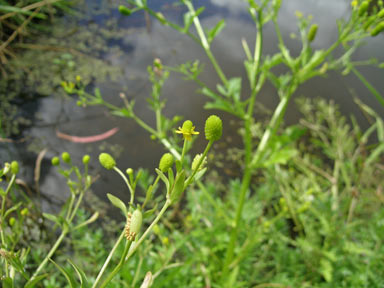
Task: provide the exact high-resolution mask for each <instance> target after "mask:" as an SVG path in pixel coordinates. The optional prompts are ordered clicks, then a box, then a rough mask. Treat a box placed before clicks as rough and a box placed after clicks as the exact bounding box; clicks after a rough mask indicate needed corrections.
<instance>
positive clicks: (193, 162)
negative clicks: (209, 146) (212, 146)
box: [192, 154, 207, 171]
mask: <svg viewBox="0 0 384 288" xmlns="http://www.w3.org/2000/svg"><path fill="white" fill-rule="evenodd" d="M201 157H203V154H197V155H196V156H195V158H193V161H192V171H195V170H196V168H197V165H198V164H199V162H200V159H201ZM206 164H207V157H204V159H203V161H202V162H201V165H200V167H199V170H198V171H200V170H201V169H203V168H204V166H205V165H206Z"/></svg>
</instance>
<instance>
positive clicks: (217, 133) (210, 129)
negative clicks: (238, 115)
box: [205, 115, 223, 141]
mask: <svg viewBox="0 0 384 288" xmlns="http://www.w3.org/2000/svg"><path fill="white" fill-rule="evenodd" d="M222 133H223V122H221V119H220V118H219V117H218V116H216V115H211V116H209V117H208V119H207V121H205V139H207V140H209V141H217V140H219V139H220V138H221V135H222Z"/></svg>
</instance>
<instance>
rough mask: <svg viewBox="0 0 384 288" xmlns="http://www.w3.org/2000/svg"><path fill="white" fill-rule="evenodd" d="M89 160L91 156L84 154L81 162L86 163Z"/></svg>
mask: <svg viewBox="0 0 384 288" xmlns="http://www.w3.org/2000/svg"><path fill="white" fill-rule="evenodd" d="M89 160H91V157H90V156H89V155H84V156H83V164H84V165H88V163H89Z"/></svg>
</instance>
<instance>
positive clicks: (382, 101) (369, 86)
mask: <svg viewBox="0 0 384 288" xmlns="http://www.w3.org/2000/svg"><path fill="white" fill-rule="evenodd" d="M351 70H352V72H353V73H354V74H355V75H356V76H357V78H359V80H360V81H361V82H363V84H364V85H365V87H367V89H368V90H369V92H371V93H372V94H373V96H375V97H376V99H377V101H379V103H380V104H381V105H382V106H383V107H384V97H383V96H382V95H381V94H380V93H379V92H378V91H377V90H376V89H375V87H373V86H372V84H371V83H369V82H368V80H367V79H366V78H365V77H364V76H363V75H362V74H361V73H360V72H359V71H357V70H356V69H355V67H353V66H352V68H351Z"/></svg>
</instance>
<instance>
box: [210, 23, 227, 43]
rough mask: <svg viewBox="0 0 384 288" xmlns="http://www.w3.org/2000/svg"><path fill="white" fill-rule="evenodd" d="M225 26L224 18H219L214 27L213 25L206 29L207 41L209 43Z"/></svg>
mask: <svg viewBox="0 0 384 288" xmlns="http://www.w3.org/2000/svg"><path fill="white" fill-rule="evenodd" d="M224 27H225V21H224V19H222V20H220V21H219V22H218V23H217V24H216V26H215V27H213V28H212V29H211V30H210V31H208V34H207V36H208V39H207V40H208V42H209V43H211V42H212V41H213V40H214V39H215V37H216V36H217V35H219V33H220V32H221V30H223V29H224Z"/></svg>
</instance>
